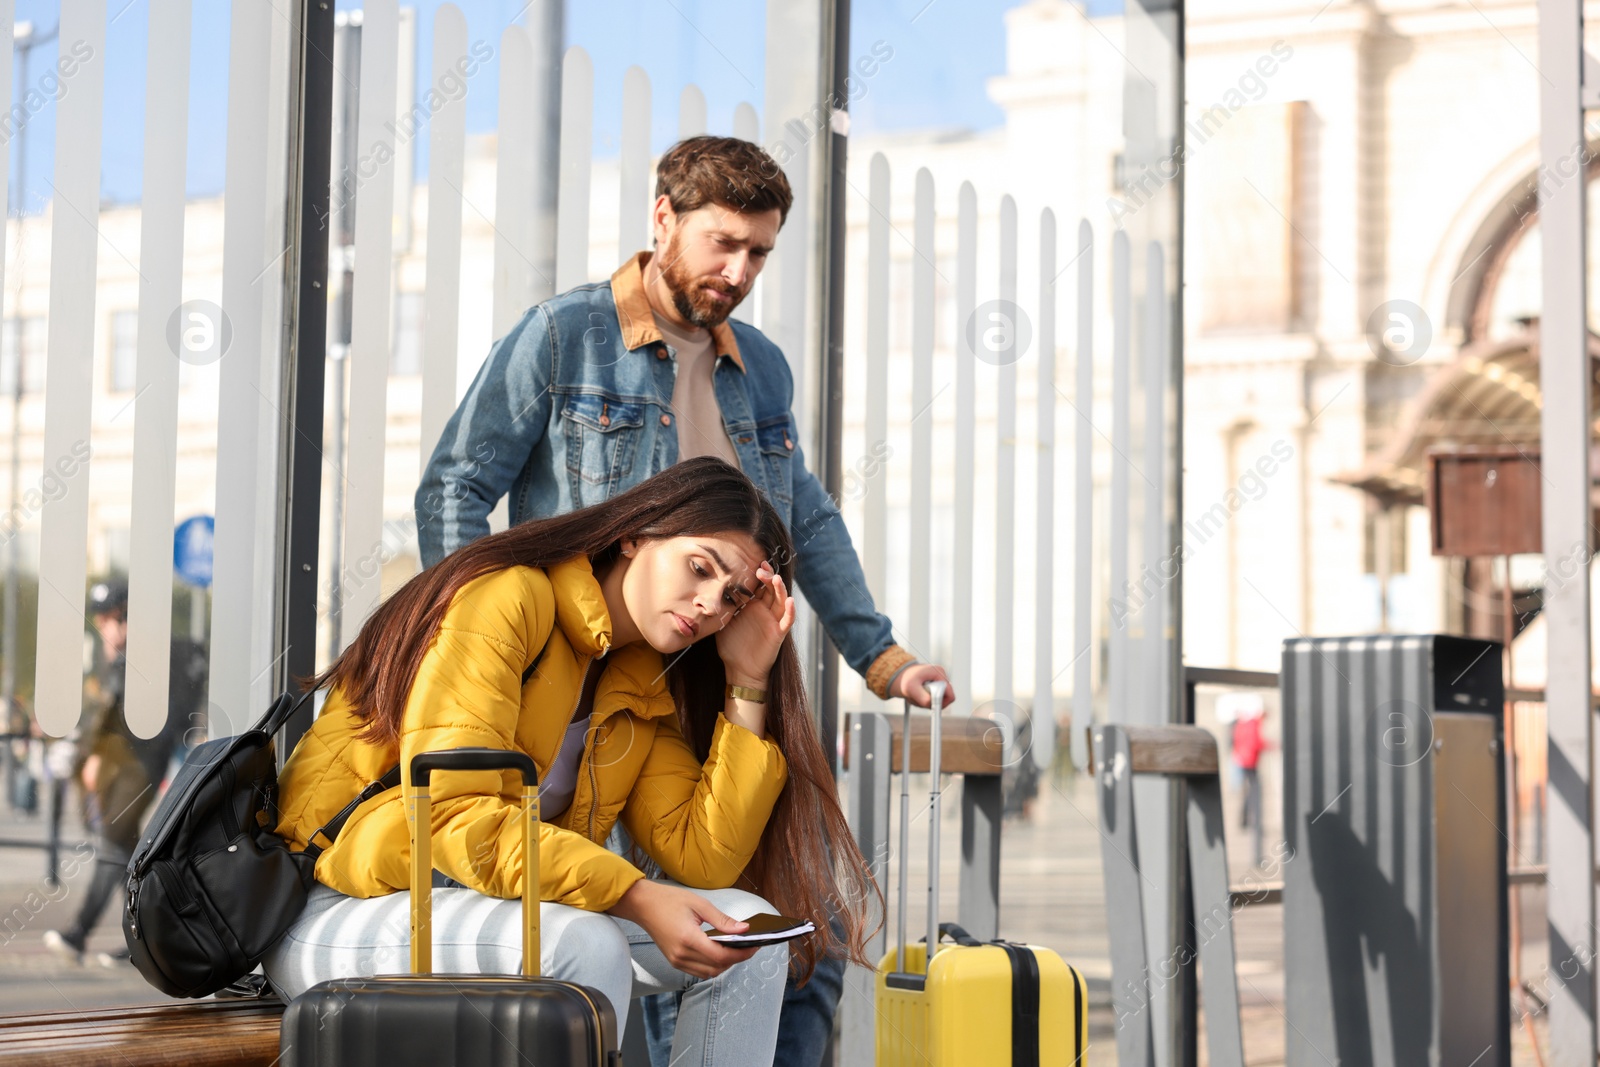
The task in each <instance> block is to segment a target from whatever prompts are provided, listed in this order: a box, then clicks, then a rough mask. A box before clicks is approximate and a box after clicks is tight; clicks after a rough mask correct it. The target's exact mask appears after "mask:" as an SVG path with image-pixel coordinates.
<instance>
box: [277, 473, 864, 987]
mask: <svg viewBox="0 0 1600 1067" xmlns="http://www.w3.org/2000/svg"><path fill="white" fill-rule="evenodd" d="M735 531H738V532H742V533H745V534H748V535H749V536H750V537H751V538H752V539H754V540H755V542H756V544H758V545H760V546H761V550H762V551H763V552H764V553H766V558H767V559H768V561H770V562H771V563H772V564H773V566H775V567H776V568H777V569H778V573H779V574H780V575H782V577H783V580H784V583H785V584H786V585H787V586H788V587H789V588H790V589H791V590H792V589H793V588H794V546H793V543H792V541H791V540H790V538H789V532H788V530H787V529H786V528H785V526H784V524H783V520H782V518H781V517H779V515H778V513H777V512H776V511H775V510H773V507H772V505H771V504H770V503H768V501H767V499H766V498H765V497H764V496H762V494H761V491H760V490H759V489H757V488H756V486H755V484H754V483H752V482H751V481H750V479H749V478H747V477H745V475H744V473H743V472H742V471H740V470H739V469H738V468H736V467H733V466H730V465H729V464H727V463H724V462H723V461H722V460H720V459H714V458H711V457H701V458H697V459H690V460H685V461H684V462H682V463H679V464H677V465H676V466H674V467H670V468H668V469H667V470H665V471H663V472H662V473H660V474H658V475H656V476H655V477H653V478H650V479H648V480H646V481H644V482H641V483H640V484H639V485H637V486H635V487H634V488H632V489H629V490H628V491H626V492H624V493H619V494H618V495H616V496H614V497H612V498H611V499H610V500H607V501H606V502H604V503H602V504H596V505H594V506H593V507H588V508H583V509H581V510H579V511H572V512H568V513H567V514H565V515H559V516H556V517H554V518H549V519H537V520H534V521H531V522H525V523H522V524H520V525H518V526H513V527H511V528H510V529H508V530H505V531H503V532H501V533H497V534H491V535H490V536H488V537H484V538H481V539H479V540H477V541H473V542H472V543H470V544H467V545H464V546H462V547H461V548H459V549H457V550H456V551H455V552H453V553H451V554H450V555H449V556H447V557H445V558H444V559H443V560H441V561H439V562H438V563H436V564H434V565H433V566H432V567H429V568H428V569H427V570H425V571H423V572H422V573H421V574H419V575H417V576H416V577H415V578H412V579H411V580H410V581H409V582H407V583H406V584H405V585H403V586H401V588H400V589H399V590H398V591H397V592H396V593H395V594H394V595H393V596H391V597H389V599H388V600H386V601H384V602H383V603H382V604H381V605H380V606H379V607H378V608H377V610H375V611H374V612H373V613H372V616H371V617H370V618H369V619H368V620H367V622H366V624H365V625H364V626H362V628H361V632H360V634H359V635H357V637H356V639H355V640H354V641H353V642H351V644H350V646H349V647H348V648H347V649H345V651H344V653H343V654H342V655H341V656H340V657H339V658H338V659H337V660H335V661H334V662H333V663H332V664H331V665H330V666H329V667H328V669H327V670H325V671H323V672H322V673H321V674H319V675H317V676H316V677H315V678H313V679H311V680H310V681H309V682H308V683H307V684H308V686H311V687H316V686H323V685H335V686H338V687H339V689H340V690H341V691H342V692H343V694H344V697H345V699H346V700H347V701H348V702H349V704H350V706H351V707H352V708H353V709H355V711H356V712H357V714H359V715H362V716H363V717H365V718H366V720H367V723H366V726H365V727H364V729H363V730H362V732H361V735H360V736H361V739H362V740H363V741H366V742H368V743H371V744H374V745H379V746H382V747H385V748H394V747H396V746H397V745H398V744H399V738H400V723H401V719H402V717H403V716H404V714H405V706H406V698H407V697H408V696H409V695H410V692H411V686H412V683H413V682H414V681H415V680H416V677H417V669H418V668H419V667H420V666H421V664H422V659H423V656H424V655H426V654H427V651H428V649H429V648H430V647H432V645H433V641H434V638H435V636H436V635H437V634H438V631H439V624H440V622H441V621H442V620H443V619H444V616H445V612H446V611H447V610H448V609H449V607H450V604H451V602H452V601H453V600H454V599H455V596H456V594H457V593H458V592H460V591H461V588H462V586H464V585H466V584H467V583H468V582H470V581H472V580H473V579H475V578H478V577H481V576H482V575H485V574H488V573H490V572H491V571H496V570H504V569H505V568H507V567H549V566H552V565H554V564H557V563H561V562H563V561H565V560H569V559H572V558H573V557H574V556H580V555H582V556H587V557H588V558H589V560H590V562H591V563H592V564H593V565H594V567H595V570H596V572H597V574H599V573H603V572H604V571H605V569H606V568H607V567H609V566H611V564H613V563H614V562H615V561H616V559H617V557H618V555H620V553H621V551H622V541H623V540H624V539H632V538H638V539H641V540H649V539H651V538H666V537H684V536H692V535H705V534H726V533H731V532H735ZM726 683H727V678H726V675H725V674H724V672H723V666H722V660H721V658H720V657H719V656H718V655H717V648H716V640H715V638H711V637H708V638H705V639H702V640H700V641H698V642H696V643H695V644H693V645H691V646H690V647H689V648H688V649H687V650H686V651H685V652H684V653H682V654H680V655H678V656H676V657H673V659H672V661H671V663H670V664H669V665H668V668H667V685H668V688H669V690H670V691H671V693H672V696H673V700H674V701H675V702H676V704H677V707H678V719H679V725H680V727H681V728H682V730H683V735H684V737H685V738H686V739H688V741H689V744H690V745H691V746H693V748H694V750H695V754H696V755H697V756H698V757H699V758H700V759H701V760H702V761H703V760H704V759H705V758H706V757H707V755H708V754H709V751H710V746H711V735H712V732H713V731H714V730H715V728H716V724H717V716H718V714H719V713H720V712H721V710H722V707H723V703H724V694H723V689H724V686H725V685H726ZM766 729H767V734H768V736H770V737H771V738H772V740H773V741H774V742H775V743H776V744H777V745H778V748H779V750H780V751H782V752H783V755H784V759H785V760H786V761H787V763H788V765H789V780H788V782H787V784H786V785H785V786H784V789H783V792H782V793H781V794H780V795H779V797H778V803H777V805H776V806H775V807H774V808H773V811H772V816H771V818H769V819H768V820H767V828H766V832H765V833H763V834H762V836H761V844H760V845H759V846H758V847H757V848H756V852H755V855H754V856H753V857H752V858H751V860H750V863H749V865H748V866H747V867H746V868H745V871H744V874H743V876H742V877H741V885H742V886H743V887H744V888H748V889H750V890H752V891H753V892H756V893H758V894H760V895H761V896H763V897H765V898H766V899H767V900H768V901H769V902H770V903H771V904H772V905H773V906H774V907H775V908H777V909H778V911H779V912H780V913H781V914H784V915H790V916H795V917H804V918H809V919H811V920H812V921H813V922H815V923H816V925H817V932H816V933H815V934H813V935H812V936H810V937H807V938H804V939H802V940H800V941H798V942H795V943H794V952H793V953H792V955H791V967H792V968H793V969H794V972H795V976H796V978H797V979H798V980H800V981H804V980H805V979H807V978H809V977H810V975H811V970H812V968H813V967H814V966H815V965H816V961H817V960H818V959H819V958H820V957H821V956H822V955H825V954H826V955H832V956H841V955H842V956H844V957H845V958H847V959H850V960H852V961H854V962H856V963H860V964H863V965H865V966H872V965H873V964H874V963H875V962H876V961H873V960H869V959H868V958H867V955H866V939H867V937H868V936H870V934H871V931H869V930H868V929H867V921H868V919H867V916H868V909H867V902H868V899H869V897H871V896H873V895H876V897H877V899H878V901H879V909H878V913H879V914H881V913H882V907H881V904H882V900H883V894H882V890H881V888H880V887H879V886H878V885H877V883H876V882H875V881H874V879H873V877H872V873H871V871H870V869H869V868H868V867H867V863H866V860H865V859H864V858H863V857H862V855H861V851H860V849H858V848H857V847H856V843H855V838H854V836H853V835H852V834H851V833H850V829H849V826H848V824H847V823H846V822H845V818H844V813H843V812H842V811H841V810H840V808H839V798H838V794H837V791H836V788H835V785H834V779H833V775H832V774H831V773H830V772H829V770H828V762H827V760H826V758H825V757H824V755H823V750H822V744H821V741H820V740H819V739H818V737H817V729H816V724H815V723H814V722H813V721H812V718H811V710H810V707H809V705H808V703H807V701H806V693H805V684H804V681H803V679H802V676H801V673H800V658H799V656H798V654H797V653H796V652H795V647H794V639H793V637H792V636H791V637H788V638H785V639H784V642H783V645H782V647H781V648H780V649H779V651H778V659H777V662H776V663H775V664H773V668H772V675H771V677H770V679H769V681H768V684H767V718H766ZM830 914H837V915H838V917H839V919H840V921H841V922H842V923H843V926H844V930H845V938H844V940H843V941H842V942H841V941H840V940H839V938H838V937H837V935H836V934H835V933H834V931H833V930H832V928H831V927H830V925H829V922H828V919H829V917H830Z"/></svg>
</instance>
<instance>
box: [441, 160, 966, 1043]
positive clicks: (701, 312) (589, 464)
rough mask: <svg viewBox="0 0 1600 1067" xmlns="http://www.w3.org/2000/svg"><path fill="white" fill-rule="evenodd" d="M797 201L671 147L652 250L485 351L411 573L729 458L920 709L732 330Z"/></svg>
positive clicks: (871, 672)
mask: <svg viewBox="0 0 1600 1067" xmlns="http://www.w3.org/2000/svg"><path fill="white" fill-rule="evenodd" d="M792 199H793V197H792V194H791V192H790V189H789V184H788V181H787V180H786V179H785V178H784V175H783V171H782V169H781V168H779V166H778V165H777V163H776V162H774V161H773V159H772V157H771V156H769V155H767V154H766V153H765V152H763V151H762V150H761V149H760V148H759V147H757V146H756V145H753V144H750V143H749V142H747V141H741V140H738V139H735V138H730V137H692V138H690V139H688V140H686V141H681V142H679V143H678V144H676V145H674V146H673V147H672V148H671V149H669V150H668V151H667V153H666V154H665V155H664V156H662V158H661V162H660V164H659V166H658V167H657V171H656V200H655V205H654V207H653V208H652V210H651V228H652V236H653V238H654V245H655V248H656V249H657V251H656V252H655V253H654V254H652V253H650V252H641V253H639V254H638V255H636V256H634V257H633V258H631V259H629V260H628V261H627V262H626V263H624V264H623V265H622V266H621V267H620V268H619V269H618V270H617V272H616V273H615V274H613V275H612V276H611V280H610V281H608V282H600V283H596V284H593V285H582V286H579V287H577V288H576V289H573V290H571V291H570V292H566V293H562V294H560V295H559V296H556V297H554V298H553V299H551V300H547V301H545V302H544V303H542V304H539V305H537V306H535V307H533V308H530V309H529V310H528V311H527V313H526V314H524V315H523V317H522V319H521V321H520V322H518V323H517V325H516V326H514V327H513V328H512V330H511V332H510V333H508V334H506V336H505V337H503V338H501V339H500V340H499V341H497V342H496V343H495V345H494V347H493V348H492V349H491V350H490V353H489V358H488V359H487V360H486V361H485V363H484V365H483V368H482V369H481V370H480V371H479V372H478V376H477V378H476V380H474V382H473V384H472V387H471V388H470V389H469V390H468V391H467V395H466V397H465V399H463V400H462V402H461V406H460V407H459V408H458V409H457V410H456V412H455V414H454V415H453V416H452V417H451V419H450V421H449V423H448V424H447V425H446V426H445V430H444V434H443V436H442V437H441V439H440V441H439V444H438V447H437V448H436V449H435V450H434V453H433V458H432V459H431V460H430V461H429V463H428V467H427V470H426V471H425V472H424V474H423V478H422V484H421V486H420V487H419V488H418V489H417V497H416V512H417V528H418V540H419V542H420V546H421V550H422V562H423V564H424V565H431V564H433V563H435V562H437V561H438V560H439V559H441V558H443V557H444V556H445V555H446V554H448V553H450V552H451V551H454V550H455V549H456V548H458V547H460V546H461V545H463V544H466V543H467V542H469V541H471V540H473V539H475V538H478V537H482V536H483V535H485V534H487V533H488V532H489V511H490V510H491V509H492V508H493V507H494V504H495V502H496V501H498V500H499V499H500V498H501V497H502V496H506V495H507V494H509V495H510V501H509V506H510V519H511V522H512V523H518V522H521V521H523V520H524V519H528V518H531V517H535V516H545V515H555V514H560V513H562V512H565V511H569V510H571V509H574V508H580V507H585V506H587V505H590V504H593V503H597V502H599V501H601V500H604V499H606V498H607V497H609V496H611V495H612V494H614V493H618V492H621V491H622V490H625V489H628V488H631V487H632V486H634V485H636V484H638V483H639V482H641V481H643V480H644V479H645V478H648V477H649V476H651V475H652V474H656V473H659V472H660V471H662V470H663V469H665V468H667V467H669V466H671V465H673V464H674V463H676V462H678V461H679V460H680V459H686V458H689V457H691V456H701V455H714V456H721V457H722V458H724V459H726V460H727V461H728V462H730V463H734V464H737V465H738V466H739V467H741V468H742V469H743V470H744V472H745V473H746V474H747V475H749V476H750V478H751V480H752V481H754V482H755V483H756V484H757V485H759V486H760V487H761V488H762V490H763V491H764V492H765V493H766V494H767V496H768V498H769V499H771V501H772V502H773V504H774V506H776V507H777V509H778V511H779V513H780V514H782V515H783V516H785V518H786V519H787V520H788V523H789V528H790V531H791V532H792V534H793V536H794V540H795V547H796V568H795V573H796V577H797V578H798V581H799V584H800V588H801V590H802V591H803V592H804V593H805V595H806V599H807V600H808V601H809V602H810V604H811V606H812V607H813V608H814V609H815V610H816V612H817V614H818V616H819V617H820V618H821V619H822V624H823V627H824V628H825V629H826V630H827V632H828V636H829V637H830V638H832V640H833V643H834V644H835V645H836V646H837V647H838V649H839V651H840V653H841V654H842V655H843V656H844V658H845V660H846V661H847V662H848V663H849V664H850V666H851V667H852V668H853V669H855V670H856V671H858V672H860V673H861V674H862V675H863V676H864V677H865V678H866V681H867V685H868V687H869V688H870V689H871V690H872V691H873V692H874V693H876V694H877V695H878V696H879V697H883V698H886V699H887V698H891V697H901V696H905V697H909V698H910V699H911V700H912V701H913V702H914V703H917V704H920V705H921V706H923V707H927V706H928V703H929V696H928V691H927V683H928V682H931V681H935V680H945V673H944V670H943V669H942V668H940V667H938V666H936V665H934V664H928V663H919V662H917V660H916V658H915V656H913V654H912V653H911V652H909V651H907V650H905V649H903V648H901V647H900V646H899V645H897V644H896V643H895V642H894V640H893V638H892V636H891V634H890V630H891V624H890V622H889V620H888V619H887V618H885V617H884V616H882V615H880V614H878V613H877V611H876V610H875V609H874V607H873V603H872V597H871V595H870V594H869V593H868V592H867V588H866V581H865V579H864V578H863V576H862V572H861V563H860V561H859V560H858V559H857V557H856V554H855V549H854V547H853V546H852V545H851V543H850V535H849V533H848V531H846V529H845V525H844V521H843V519H842V518H840V516H839V509H838V507H837V506H836V505H835V504H834V502H833V501H832V500H831V499H830V498H829V497H828V495H827V493H826V492H825V491H824V490H823V488H822V485H821V484H820V483H819V482H818V481H817V479H816V478H815V477H814V476H813V475H812V474H811V472H810V471H808V470H807V469H806V466H805V456H804V452H803V450H802V449H801V448H800V441H799V431H798V428H797V427H796V426H795V422H794V415H793V412H792V408H793V397H794V380H793V378H792V377H791V375H790V372H789V365H788V362H787V361H786V360H785V359H784V356H783V353H782V352H781V351H779V349H778V348H777V346H776V345H774V344H773V343H772V342H771V341H769V340H768V339H767V338H766V337H765V336H763V335H762V333H761V332H760V331H759V330H757V329H755V328H754V327H752V326H749V325H747V324H745V323H743V322H738V321H734V320H731V319H729V317H728V316H729V315H730V314H731V313H732V312H733V310H734V309H735V308H736V307H738V306H739V303H740V301H742V300H743V299H744V298H745V297H746V296H747V295H749V293H750V289H751V287H752V286H754V285H755V281H756V277H757V276H758V275H759V274H760V273H761V268H762V267H763V266H764V265H765V263H766V260H767V256H768V255H769V254H770V253H771V251H772V247H773V244H774V242H775V241H776V240H777V236H778V230H779V228H780V227H782V225H783V222H784V219H785V218H786V217H787V215H788V211H789V206H790V204H791V202H792ZM953 698H954V697H953V694H950V695H947V697H946V703H948V702H949V701H950V700H951V699H953ZM843 973H844V968H843V964H842V963H841V962H840V961H837V960H825V961H823V962H822V963H819V965H818V967H817V969H816V972H815V973H814V974H813V976H812V978H811V981H810V982H808V983H807V984H806V986H805V987H804V988H802V989H798V990H797V989H795V988H794V987H793V985H792V984H791V987H790V989H789V990H788V992H787V993H786V994H785V998H784V1011H783V1017H782V1021H781V1023H780V1027H779V1034H778V1052H777V1058H776V1060H775V1062H776V1063H778V1064H782V1065H784V1067H801V1065H804V1067H814V1065H815V1064H817V1063H819V1062H820V1061H821V1058H822V1053H823V1051H824V1048H825V1047H826V1044H827V1040H828V1036H829V1034H831V1033H832V1029H833V1014H834V1011H835V1009H836V1008H837V1006H838V1000H839V992H840V989H841V987H842V983H843ZM652 999H653V1000H659V999H660V998H652ZM662 1009H663V1005H661V1004H659V1003H657V1004H649V1005H647V1006H646V1018H647V1021H652V1025H651V1026H650V1030H651V1031H652V1035H651V1036H652V1042H651V1043H652V1054H653V1056H654V1057H656V1059H657V1064H658V1067H664V1065H665V1060H666V1057H665V1055H664V1054H663V1051H664V1050H662V1049H661V1047H660V1046H661V1040H660V1038H661V1037H662V1036H663V1034H664V1035H665V1038H666V1040H667V1042H668V1043H670V1037H671V1028H670V1025H668V1017H670V1014H671V1012H670V1008H668V1010H666V1011H664V1012H663V1010H662Z"/></svg>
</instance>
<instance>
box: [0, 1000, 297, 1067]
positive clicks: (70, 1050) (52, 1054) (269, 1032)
mask: <svg viewBox="0 0 1600 1067" xmlns="http://www.w3.org/2000/svg"><path fill="white" fill-rule="evenodd" d="M283 1010H284V1005H283V1002H282V1001H279V1000H235V1001H230V1000H219V1001H195V1002H193V1003H185V1004H157V1005H146V1006H139V1007H133V1008H101V1009H96V1010H94V1011H82V1012H48V1013H45V1014H38V1015H7V1016H0V1064H4V1065H5V1067H21V1065H23V1064H27V1065H29V1067H77V1065H80V1064H83V1063H86V1062H91V1061H90V1060H89V1059H88V1058H87V1057H88V1055H89V1054H90V1053H91V1052H93V1051H94V1050H104V1051H105V1052H107V1053H114V1054H115V1055H114V1057H112V1056H106V1057H103V1059H104V1061H105V1062H107V1063H115V1064H117V1065H119V1067H270V1065H271V1064H273V1063H274V1062H275V1061H276V1060H277V1059H278V1030H279V1025H280V1023H281V1021H282V1018H283Z"/></svg>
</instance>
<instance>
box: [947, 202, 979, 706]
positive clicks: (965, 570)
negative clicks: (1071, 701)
mask: <svg viewBox="0 0 1600 1067" xmlns="http://www.w3.org/2000/svg"><path fill="white" fill-rule="evenodd" d="M977 293H978V191H977V190H976V189H975V188H973V185H972V183H971V182H962V183H961V188H960V190H959V191H958V193H957V204H956V294H955V296H956V337H955V341H956V425H955V439H956V449H955V452H956V454H955V468H956V471H955V473H956V484H955V505H954V507H953V508H952V512H953V514H952V515H951V525H952V527H953V529H952V530H951V549H952V553H951V554H952V556H953V560H952V566H953V568H954V574H953V575H952V576H951V577H952V581H953V583H954V589H953V593H954V597H953V603H954V608H953V610H952V611H951V613H950V623H951V628H952V633H951V640H950V665H949V669H950V673H951V678H952V679H953V681H954V683H955V684H954V689H955V691H956V704H955V705H954V706H953V707H952V708H951V709H950V710H951V711H952V712H954V713H955V714H957V715H970V714H971V713H972V707H973V694H972V684H973V683H972V633H973V608H974V605H973V597H972V531H973V525H974V523H975V522H976V518H975V515H974V504H975V501H976V497H977V456H976V448H977V441H976V436H977V419H976V414H975V412H976V406H975V405H976V396H975V394H976V392H977V357H976V356H975V355H974V354H973V336H972V329H973V325H974V324H973V314H974V312H975V311H976V310H977V306H978V296H977Z"/></svg>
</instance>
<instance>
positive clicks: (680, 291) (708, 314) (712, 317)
mask: <svg viewBox="0 0 1600 1067" xmlns="http://www.w3.org/2000/svg"><path fill="white" fill-rule="evenodd" d="M677 244H678V241H677V237H676V236H674V237H673V239H672V240H671V241H670V242H668V244H667V247H666V248H665V249H663V250H662V251H661V253H660V255H661V259H662V263H664V264H665V265H664V266H663V267H662V268H661V277H662V279H663V280H664V281H665V282H666V283H667V289H668V290H669V291H670V292H671V293H672V306H673V307H675V308H677V310H678V314H679V315H681V316H683V318H684V320H685V321H687V322H690V323H693V324H694V325H695V326H699V327H701V328H702V329H707V330H709V329H710V328H711V327H713V326H720V325H722V324H723V323H724V322H726V321H727V318H728V316H729V315H731V314H733V309H734V308H736V307H738V306H739V302H740V301H742V300H743V299H744V298H745V294H744V292H743V291H741V290H740V289H739V288H738V287H737V286H733V285H729V284H728V283H727V282H725V281H723V280H721V279H720V278H717V277H705V278H695V277H692V276H690V274H689V269H688V267H686V266H685V265H684V263H683V260H682V259H680V258H679V257H678V250H677ZM707 289H714V290H716V291H717V292H719V293H726V294H727V295H728V296H730V297H732V298H733V299H731V300H718V299H716V298H715V297H713V296H711V295H710V294H709V293H707V292H706V290H707Z"/></svg>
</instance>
